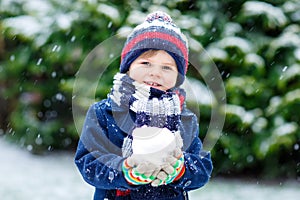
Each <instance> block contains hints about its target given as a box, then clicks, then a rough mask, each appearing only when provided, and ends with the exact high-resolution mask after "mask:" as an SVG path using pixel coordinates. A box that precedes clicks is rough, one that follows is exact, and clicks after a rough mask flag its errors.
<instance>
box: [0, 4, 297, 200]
mask: <svg viewBox="0 0 300 200" xmlns="http://www.w3.org/2000/svg"><path fill="white" fill-rule="evenodd" d="M155 10H162V11H166V12H167V13H168V14H169V15H170V16H171V17H172V18H173V20H174V22H175V24H177V25H178V26H179V27H180V28H182V31H183V32H184V33H185V35H187V36H188V38H189V41H190V51H198V50H199V48H204V49H205V51H206V52H207V54H208V55H209V58H207V57H206V58H205V57H203V58H201V59H202V60H203V65H205V63H206V61H205V59H209V60H212V61H213V62H214V63H215V65H216V66H217V67H218V70H219V71H220V74H221V76H222V78H223V82H224V85H225V90H226V101H227V105H226V113H224V114H225V115H226V120H225V125H224V128H223V133H222V136H221V137H220V138H219V140H218V142H217V144H216V145H215V146H214V148H213V149H212V151H211V153H212V159H213V161H214V171H213V176H212V180H221V181H216V182H215V181H212V183H210V185H209V186H208V189H207V190H208V191H214V189H215V190H217V191H221V190H220V188H223V189H224V188H226V185H228V184H229V185H230V184H233V185H231V186H234V184H236V182H234V183H232V182H230V183H229V182H226V181H227V180H232V179H234V180H235V181H236V180H238V181H241V182H237V185H239V184H240V183H243V185H244V183H245V180H246V181H249V180H251V182H253V180H254V183H255V184H254V185H258V187H257V188H260V186H262V185H260V183H262V182H263V183H267V184H271V185H273V186H274V185H275V186H276V187H280V186H281V185H282V184H283V183H284V182H286V181H288V182H290V181H292V182H293V184H292V185H293V186H296V188H297V187H299V182H300V149H299V148H300V146H299V145H300V128H299V124H300V123H299V122H300V114H299V110H300V1H298V0H265V1H247V0H222V1H217V0H209V1H196V0H190V1H187V0H176V1H173V0H151V1H146V0H140V1H138V0H124V1H117V0H112V1H102V0H76V1H75V0H74V1H72V0H64V1H61V0H47V1H45V0H30V1H29V0H1V1H0V140H1V141H5V142H4V143H2V142H1V146H2V147H0V149H1V152H0V156H1V157H3V158H5V159H8V161H7V162H2V164H1V166H0V171H1V168H3V165H4V168H3V169H6V170H10V169H14V167H13V166H15V165H16V164H17V163H18V161H17V158H16V160H14V159H9V158H10V157H13V156H16V155H19V154H20V153H21V152H19V151H22V153H21V155H23V156H25V157H26V158H28V160H27V161H26V162H25V163H27V162H28V164H29V165H30V163H31V162H30V160H34V161H36V159H37V157H38V158H39V159H40V160H41V163H43V162H45V159H44V157H46V158H47V157H49V155H50V154H51V155H55V156H54V157H57V158H58V163H61V160H60V159H62V156H61V154H57V152H62V151H63V152H64V153H66V152H67V153H66V155H67V156H70V157H72V155H73V153H74V151H75V148H76V145H77V142H78V137H79V134H78V132H77V131H76V128H75V126H74V121H73V116H72V98H74V97H72V91H73V83H74V80H75V75H76V72H77V70H78V69H79V67H80V66H81V64H82V62H83V61H84V59H85V58H86V56H87V55H88V53H90V52H91V51H92V50H93V49H94V48H95V47H96V46H97V45H98V44H100V43H101V42H102V41H104V40H105V39H108V38H109V37H111V36H114V35H116V34H120V33H123V32H127V31H130V30H131V29H132V28H133V27H135V26H136V25H137V24H139V23H141V22H142V21H143V20H144V18H145V16H146V15H147V14H148V13H149V12H151V11H155ZM199 56H200V55H199ZM111 65H112V66H111V67H109V68H107V70H106V71H105V76H103V77H102V79H101V82H99V87H98V88H97V92H96V98H97V100H100V99H102V98H106V94H107V92H109V91H110V87H111V85H112V79H111V78H112V76H113V75H114V74H115V73H116V72H117V71H118V69H119V66H118V65H119V61H116V62H114V63H112V64H111ZM187 76H188V78H190V79H191V80H196V81H197V82H198V83H199V84H205V83H204V82H203V80H202V77H201V75H199V74H198V73H195V68H193V66H190V68H189V72H188V74H187ZM199 98H200V99H201V97H199ZM82 101H83V102H82V104H83V105H84V104H85V102H84V100H82ZM188 105H190V107H191V109H193V106H195V105H196V106H198V107H199V108H197V109H199V110H200V132H199V137H200V138H202V139H203V138H204V137H205V133H206V130H207V128H208V125H209V122H210V116H211V105H210V103H205V101H200V103H197V104H195V102H192V101H190V102H188ZM8 144H9V145H8ZM11 146H13V149H12V150H11V151H8V150H5V149H7V148H8V149H11V148H12V147H11ZM16 147H17V149H15V148H16ZM16 151H17V153H16ZM9 152H11V155H9ZM24 152H25V153H24ZM28 152H30V153H28ZM1 154H2V155H1ZM4 154H5V155H4ZM27 154H29V155H30V156H28V155H27ZM51 159H54V158H53V157H51ZM46 160H47V159H46ZM72 162H73V160H72V159H69V160H68V161H66V163H71V164H66V165H62V167H63V168H64V167H71V168H72V169H73V164H72ZM9 164H10V165H11V167H6V168H5V165H9ZM37 166H39V165H38V164H37ZM45 166H47V165H46V164H45V165H42V167H45ZM52 166H53V165H52ZM51 168H52V167H51ZM58 171H59V170H58ZM71 171H72V170H71ZM74 171H76V169H74V170H73V171H72V172H74ZM5 172H8V171H5V170H4V173H3V174H2V175H3V176H5ZM22 174H23V173H22ZM29 174H30V173H29ZM2 175H1V176H2ZM53 176H54V175H53ZM76 176H78V180H77V179H76V181H78V183H77V184H78V187H80V188H81V187H82V188H84V187H86V186H85V185H80V184H81V181H82V180H81V179H80V177H79V175H78V174H76ZM0 179H2V180H6V181H8V178H7V179H3V177H0ZM10 180H11V179H10ZM72 180H73V179H72ZM224 180H225V182H224ZM16 182H18V181H16ZM222 183H224V184H223V185H222ZM0 184H2V185H5V184H6V182H5V181H3V182H0ZM65 184H66V183H64V185H65ZM82 184H83V182H82ZM218 184H221V185H218ZM2 185H1V187H2ZM12 185H14V184H12ZM73 186H74V185H73ZM11 187H14V186H11ZM276 187H275V189H274V191H278V190H277V189H278V188H276ZM288 187H292V186H291V185H289V186H288ZM232 188H235V187H228V190H231V189H232ZM236 188H237V190H236V192H237V193H238V190H240V188H239V187H236ZM248 188H249V187H248ZM250 188H251V187H250ZM2 190H3V191H2V192H4V193H5V192H8V191H7V190H5V187H4V189H3V188H2ZM202 190H205V189H202ZM217 191H215V192H217ZM225 191H226V190H225ZM253 191H255V189H254V190H253ZM204 192H205V191H204ZM0 193H1V191H0ZM251 193H252V195H254V194H253V192H251ZM87 194H89V192H87ZM223 195H224V193H223ZM298 195H299V193H298ZM0 196H1V194H0ZM200 196H201V195H200V193H199V197H200ZM252 197H253V196H252ZM232 198H233V197H232ZM239 198H242V199H244V198H243V197H239ZM7 199H22V198H21V197H15V198H9V197H8V196H7ZM24 199H26V198H24ZM44 199H45V198H44ZM49 199H55V198H49ZM56 199H57V198H56ZM65 199H66V198H65ZM73 199H80V198H76V197H74V198H73ZM83 199H84V198H83ZM207 199H213V197H212V196H211V198H207ZM216 199H218V198H216ZM223 199H224V198H223ZM228 199H231V198H228ZM233 199H234V198H233ZM292 199H293V198H292Z"/></svg>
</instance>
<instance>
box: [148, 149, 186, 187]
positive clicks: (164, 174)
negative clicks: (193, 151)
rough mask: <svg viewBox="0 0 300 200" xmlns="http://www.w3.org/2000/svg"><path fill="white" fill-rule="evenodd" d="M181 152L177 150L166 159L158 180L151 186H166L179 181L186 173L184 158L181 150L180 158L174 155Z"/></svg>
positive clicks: (157, 177)
mask: <svg viewBox="0 0 300 200" xmlns="http://www.w3.org/2000/svg"><path fill="white" fill-rule="evenodd" d="M178 152H179V150H178V149H176V150H175V151H174V152H173V153H174V154H173V155H170V156H169V157H167V158H166V159H165V164H164V165H163V166H162V169H161V170H160V171H159V173H158V174H157V176H156V179H155V180H153V181H152V183H151V185H152V186H153V187H157V186H160V185H166V184H169V183H172V182H173V181H176V180H178V179H179V178H180V177H181V176H182V175H183V174H184V172H185V166H184V156H183V154H182V152H181V150H180V155H179V157H175V156H174V155H176V154H178Z"/></svg>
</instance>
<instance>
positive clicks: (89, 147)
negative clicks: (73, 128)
mask: <svg viewBox="0 0 300 200" xmlns="http://www.w3.org/2000/svg"><path fill="white" fill-rule="evenodd" d="M96 109H100V110H97V114H96ZM97 115H98V118H99V119H100V120H98V118H97ZM106 120H107V119H106V118H105V116H104V113H103V111H102V110H101V107H100V106H97V107H96V104H94V105H93V106H91V107H90V108H89V110H88V112H87V115H86V119H85V122H84V126H83V128H82V134H81V136H80V140H79V143H78V147H77V151H76V154H75V164H76V166H77V168H78V170H79V171H80V173H81V175H82V177H83V179H84V180H85V181H86V182H87V183H89V184H91V185H93V186H94V187H96V188H101V189H105V190H110V189H120V190H122V189H124V190H125V189H133V188H134V187H136V186H130V185H128V183H127V182H126V180H125V178H124V176H123V174H122V170H121V166H122V163H123V161H124V158H123V157H122V156H120V155H121V148H120V147H118V146H117V145H116V144H114V143H113V142H112V141H111V140H110V139H109V137H110V135H109V133H108V128H107V127H108V125H109V124H108V122H107V121H106ZM116 130H117V129H116Z"/></svg>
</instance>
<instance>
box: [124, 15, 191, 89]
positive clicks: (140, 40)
mask: <svg viewBox="0 0 300 200" xmlns="http://www.w3.org/2000/svg"><path fill="white" fill-rule="evenodd" d="M149 49H157V50H165V51H166V52H168V53H169V54H170V55H171V56H172V57H173V59H174V60H175V62H176V65H177V68H178V72H179V76H178V80H177V86H178V85H180V84H182V83H183V81H184V76H185V74H186V71H187V67H188V42H187V39H186V37H185V35H183V34H182V33H181V30H180V29H179V28H178V27H177V26H176V25H175V24H174V23H173V22H172V19H171V17H170V16H169V15H168V14H166V13H164V12H160V11H157V12H154V13H151V14H149V15H148V16H147V17H146V19H145V21H144V22H143V23H142V24H140V25H138V26H137V27H135V28H134V29H133V32H132V33H131V34H130V35H129V36H128V37H127V41H126V43H125V45H124V47H123V50H122V54H121V65H120V72H121V73H126V72H127V71H128V70H129V67H130V65H131V63H132V62H133V61H134V60H135V59H136V58H137V57H139V56H140V55H141V54H142V53H144V52H145V51H147V50H149Z"/></svg>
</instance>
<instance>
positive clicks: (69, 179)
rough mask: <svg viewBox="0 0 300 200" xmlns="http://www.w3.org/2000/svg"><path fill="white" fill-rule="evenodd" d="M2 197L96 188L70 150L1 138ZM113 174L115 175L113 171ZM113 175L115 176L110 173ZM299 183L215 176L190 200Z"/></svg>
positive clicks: (285, 195) (79, 199) (294, 194)
mask: <svg viewBox="0 0 300 200" xmlns="http://www.w3.org/2000/svg"><path fill="white" fill-rule="evenodd" d="M0 152H1V153H0V160H1V165H0V197H1V200H27V199H30V200H41V199H43V200H60V199H64V200H89V199H90V200H92V199H93V191H94V189H93V188H92V187H91V186H89V185H88V184H87V183H85V182H84V181H83V179H82V178H81V176H80V174H79V172H78V171H77V169H76V167H75V165H74V162H73V157H74V154H73V153H70V152H59V153H58V152H55V153H53V152H52V153H50V154H48V155H43V156H36V155H32V154H30V153H28V152H27V151H26V150H24V149H21V148H19V147H16V146H15V145H12V144H9V143H7V142H6V141H4V140H3V138H0ZM111 176H112V175H111ZM109 178H112V177H109ZM299 195H300V190H299V183H296V182H282V183H278V184H276V183H273V184H266V183H260V182H259V181H256V180H244V181H241V180H225V179H220V178H218V179H217V178H212V180H211V181H210V182H209V183H208V184H207V185H206V186H204V187H202V188H201V189H198V190H195V191H193V192H190V197H191V198H190V199H191V200H198V199H209V200H220V199H222V200H233V199H243V200H248V199H249V200H250V199H255V200H265V199H271V200H282V199H297V198H298V197H299Z"/></svg>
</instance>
